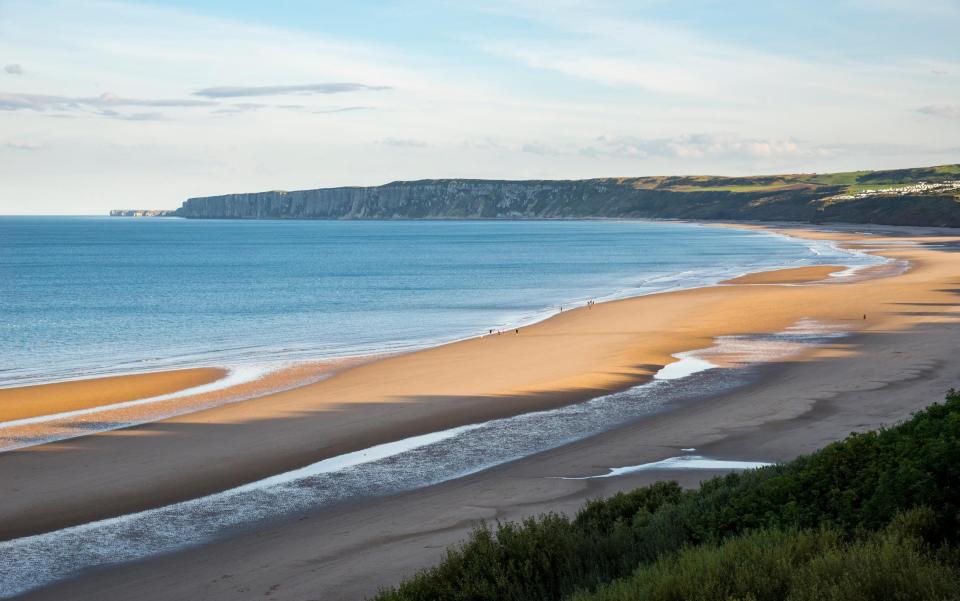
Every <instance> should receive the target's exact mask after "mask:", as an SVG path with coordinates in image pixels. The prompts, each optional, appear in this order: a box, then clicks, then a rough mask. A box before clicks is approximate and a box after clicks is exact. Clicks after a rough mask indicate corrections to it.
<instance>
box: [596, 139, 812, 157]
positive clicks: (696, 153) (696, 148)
mask: <svg viewBox="0 0 960 601" xmlns="http://www.w3.org/2000/svg"><path fill="white" fill-rule="evenodd" d="M818 152H821V151H819V150H817V149H813V148H805V147H803V146H802V145H801V144H800V143H799V142H797V141H796V140H792V139H756V138H743V137H740V136H738V135H736V134H729V133H721V134H708V133H697V134H688V135H681V136H676V137H672V138H654V139H643V138H636V137H629V136H612V135H603V136H600V137H599V138H597V140H596V144H595V145H592V146H590V147H588V148H585V149H584V150H583V153H584V154H588V155H590V154H607V155H615V156H630V157H637V158H646V157H650V156H658V157H668V158H678V159H703V158H710V157H714V158H759V159H763V158H775V157H788V156H798V155H802V154H816V153H818Z"/></svg>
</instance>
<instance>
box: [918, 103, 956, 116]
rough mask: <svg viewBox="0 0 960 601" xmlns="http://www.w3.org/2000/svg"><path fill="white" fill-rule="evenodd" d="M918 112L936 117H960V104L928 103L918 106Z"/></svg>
mask: <svg viewBox="0 0 960 601" xmlns="http://www.w3.org/2000/svg"><path fill="white" fill-rule="evenodd" d="M917 112H918V113H923V114H924V115H932V116H934V117H944V118H947V119H960V104H928V105H927V106H921V107H920V108H918V109H917Z"/></svg>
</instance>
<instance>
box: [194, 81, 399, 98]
mask: <svg viewBox="0 0 960 601" xmlns="http://www.w3.org/2000/svg"><path fill="white" fill-rule="evenodd" d="M389 89H390V86H371V85H367V84H362V83H350V82H334V83H312V84H303V85H290V86H218V87H213V88H204V89H202V90H197V91H196V92H194V93H193V95H194V96H203V97H204V98H240V97H246V96H282V95H285V94H340V93H343V92H358V91H366V90H389Z"/></svg>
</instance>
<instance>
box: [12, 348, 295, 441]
mask: <svg viewBox="0 0 960 601" xmlns="http://www.w3.org/2000/svg"><path fill="white" fill-rule="evenodd" d="M283 367H285V364H259V365H239V366H233V367H229V368H227V374H226V375H225V376H224V377H222V378H219V379H217V380H214V381H213V382H208V383H207V384H201V385H200V386H193V387H192V388H185V389H183V390H178V391H176V392H171V393H167V394H161V395H157V396H152V397H147V398H143V399H135V400H132V401H123V402H121V403H112V404H110V405H98V406H96V407H88V408H85V409H76V410H74V411H63V412H60V413H51V414H48V415H38V416H36V417H25V418H23V419H15V420H10V421H6V422H0V429H4V428H15V427H18V426H29V425H34V424H43V423H48V422H54V421H60V420H67V419H73V418H75V417H80V416H84V415H93V414H96V413H103V412H106V411H115V410H117V409H127V408H130V407H137V406H139V405H148V404H150V403H158V402H160V401H169V400H171V399H176V398H181V397H187V396H195V395H198V394H206V393H208V392H214V391H217V390H224V389H226V388H232V387H233V386H238V385H240V384H246V383H248V382H253V381H255V380H259V379H261V378H263V377H265V376H266V375H267V374H269V373H271V372H274V371H277V370H279V369H282V368H283Z"/></svg>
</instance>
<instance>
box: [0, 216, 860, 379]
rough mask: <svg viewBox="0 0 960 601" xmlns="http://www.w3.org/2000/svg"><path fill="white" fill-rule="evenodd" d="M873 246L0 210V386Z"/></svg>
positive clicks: (428, 330)
mask: <svg viewBox="0 0 960 601" xmlns="http://www.w3.org/2000/svg"><path fill="white" fill-rule="evenodd" d="M876 261H877V259H876V258H874V257H870V256H868V255H863V254H858V253H855V252H851V251H847V250H842V249H839V248H837V247H836V246H834V245H832V244H831V243H828V242H817V241H804V240H798V239H795V238H789V237H785V236H781V235H777V234H772V233H768V232H758V231H747V230H739V229H732V228H723V227H711V226H705V225H699V224H691V223H677V222H652V221H618V220H603V221H242V220H186V219H178V218H121V217H0V387H12V386H23V385H29V384H37V383H45V382H54V381H63V380H72V379H79V378H88V377H95V376H105V375H116V374H126V373H138V372H146V371H155V370H162V369H172V368H178V367H188V366H190V367H192V366H225V367H235V366H238V365H239V366H242V365H255V364H258V363H263V362H276V361H300V360H304V361H306V360H323V359H333V358H341V357H355V356H364V355H376V354H382V353H392V352H399V351H406V350H411V349H416V348H421V347H426V346H430V345H435V344H438V343H443V342H448V341H453V340H457V339H462V338H468V337H472V336H477V335H481V334H484V333H487V332H489V331H490V330H497V329H509V328H514V327H518V326H521V325H525V324H529V323H532V322H535V321H537V320H541V319H543V318H545V317H548V316H550V315H552V314H555V313H557V312H559V311H560V310H561V309H570V308H574V307H577V306H582V305H583V304H584V303H586V302H587V301H588V300H595V301H598V302H602V301H604V300H610V299H615V298H622V297H628V296H637V295H644V294H651V293H655V292H662V291H667V290H677V289H684V288H694V287H699V286H706V285H711V284H716V283H718V282H720V281H722V280H724V279H727V278H731V277H734V276H737V275H740V274H743V273H747V272H752V271H758V270H766V269H774V268H778V267H799V266H806V265H818V264H843V265H847V266H852V267H856V266H859V265H867V264H871V263H874V262H876Z"/></svg>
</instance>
